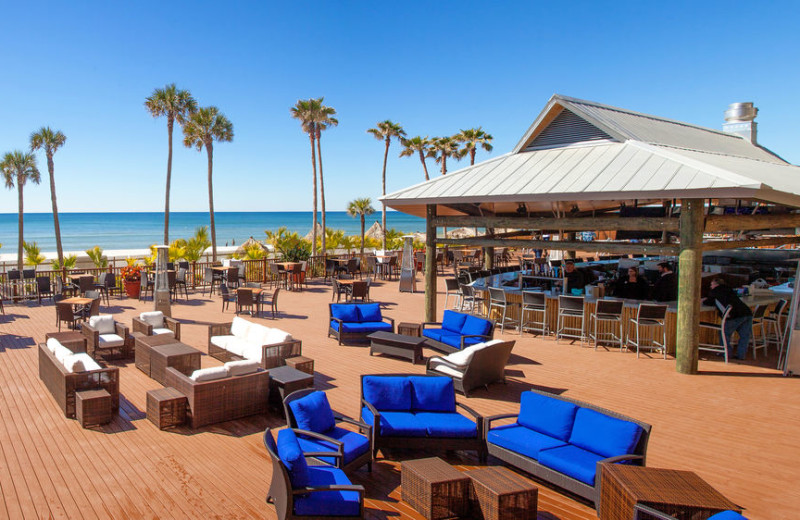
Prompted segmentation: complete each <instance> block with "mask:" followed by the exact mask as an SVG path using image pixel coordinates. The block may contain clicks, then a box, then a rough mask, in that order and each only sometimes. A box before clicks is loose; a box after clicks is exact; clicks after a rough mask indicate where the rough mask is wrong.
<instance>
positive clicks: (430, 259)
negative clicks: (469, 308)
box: [425, 204, 436, 321]
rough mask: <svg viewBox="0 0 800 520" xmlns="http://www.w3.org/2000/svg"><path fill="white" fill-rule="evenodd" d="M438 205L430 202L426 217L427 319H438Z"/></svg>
mask: <svg viewBox="0 0 800 520" xmlns="http://www.w3.org/2000/svg"><path fill="white" fill-rule="evenodd" d="M435 217H436V206H435V205H433V204H429V205H428V207H427V210H426V218H425V321H436V225H435V224H434V222H433V219H434V218H435Z"/></svg>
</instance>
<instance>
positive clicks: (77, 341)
mask: <svg viewBox="0 0 800 520" xmlns="http://www.w3.org/2000/svg"><path fill="white" fill-rule="evenodd" d="M50 338H55V339H57V340H58V342H59V343H61V344H62V345H64V346H65V347H67V348H68V349H70V350H71V351H72V352H74V353H76V354H77V353H78V352H86V336H84V335H83V334H82V333H80V332H75V331H67V332H48V333H47V334H45V335H44V340H45V341H47V340H48V339H50Z"/></svg>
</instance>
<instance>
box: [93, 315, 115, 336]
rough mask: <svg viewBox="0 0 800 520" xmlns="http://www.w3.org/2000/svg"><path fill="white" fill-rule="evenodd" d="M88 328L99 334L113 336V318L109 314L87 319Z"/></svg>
mask: <svg viewBox="0 0 800 520" xmlns="http://www.w3.org/2000/svg"><path fill="white" fill-rule="evenodd" d="M89 326H90V327H91V328H93V329H94V330H96V331H97V332H99V333H100V334H114V333H115V332H116V331H115V330H114V316H112V315H110V314H101V315H99V316H92V317H91V318H89Z"/></svg>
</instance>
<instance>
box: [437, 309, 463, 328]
mask: <svg viewBox="0 0 800 520" xmlns="http://www.w3.org/2000/svg"><path fill="white" fill-rule="evenodd" d="M466 319H467V315H466V314H461V313H460V312H453V311H444V316H443V317H442V328H443V329H444V330H449V331H450V332H461V328H462V327H464V320H466Z"/></svg>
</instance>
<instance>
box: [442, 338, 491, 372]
mask: <svg viewBox="0 0 800 520" xmlns="http://www.w3.org/2000/svg"><path fill="white" fill-rule="evenodd" d="M502 342H503V340H501V339H493V340H491V341H485V342H483V343H476V344H475V345H472V346H471V347H467V348H465V349H464V350H459V351H458V352H453V353H452V354H449V355H447V356H444V358H443V359H445V360H446V361H449V362H450V363H452V364H454V365H459V366H467V365H469V362H470V361H472V356H474V355H475V353H476V352H477V351H479V350H481V349H485V348H488V347H491V346H492V345H497V344H498V343H502ZM431 363H436V360H435V359H434V360H433V361H432V362H431ZM434 368H435V367H434Z"/></svg>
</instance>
